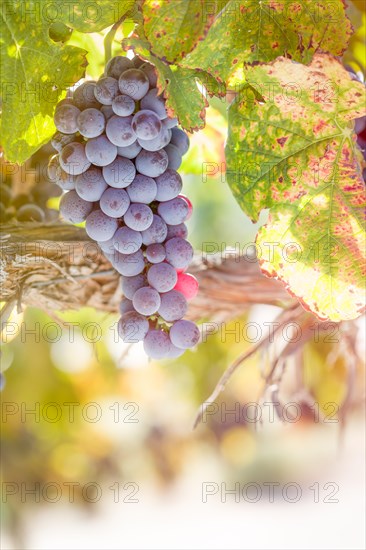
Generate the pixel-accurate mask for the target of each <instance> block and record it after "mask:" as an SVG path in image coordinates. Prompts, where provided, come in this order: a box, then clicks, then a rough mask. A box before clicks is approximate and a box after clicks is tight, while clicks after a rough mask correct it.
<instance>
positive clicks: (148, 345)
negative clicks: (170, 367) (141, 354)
mask: <svg viewBox="0 0 366 550" xmlns="http://www.w3.org/2000/svg"><path fill="white" fill-rule="evenodd" d="M170 345H171V344H170V339H169V336H168V334H167V333H166V332H164V331H162V330H149V332H148V333H147V334H146V336H145V339H144V350H145V353H146V354H147V355H148V356H149V357H151V359H164V358H165V357H167V356H168V354H169V350H170Z"/></svg>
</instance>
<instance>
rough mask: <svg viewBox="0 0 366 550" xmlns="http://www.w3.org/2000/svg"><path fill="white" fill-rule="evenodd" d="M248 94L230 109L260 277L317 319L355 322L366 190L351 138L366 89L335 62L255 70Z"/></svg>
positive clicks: (231, 145)
mask: <svg viewBox="0 0 366 550" xmlns="http://www.w3.org/2000/svg"><path fill="white" fill-rule="evenodd" d="M246 75H247V81H248V82H249V83H250V84H251V86H253V87H254V88H256V89H257V90H259V91H260V93H261V95H262V96H263V98H264V102H263V101H262V102H258V101H256V100H255V99H254V96H253V95H252V93H251V92H250V91H249V90H250V89H249V88H246V89H244V90H243V95H242V96H241V97H240V98H239V99H238V100H237V101H236V102H235V103H233V104H232V105H231V107H230V109H229V128H230V130H229V138H228V143H227V146H226V156H227V177H228V182H229V184H230V186H231V189H232V191H233V193H234V195H235V197H236V199H237V201H238V202H239V204H240V205H241V207H242V208H243V210H244V211H245V212H246V213H247V214H248V215H249V216H250V217H251V218H252V219H253V220H256V219H258V215H259V213H260V211H261V210H262V209H264V208H270V217H269V221H268V223H267V225H266V226H265V227H263V228H262V229H261V230H260V231H259V234H258V238H257V244H258V250H259V259H260V264H261V267H262V270H263V271H264V272H265V273H267V274H268V275H269V276H271V277H277V278H279V279H281V280H282V281H283V282H284V283H285V285H286V286H287V288H288V290H289V291H290V292H291V293H293V294H294V295H295V296H297V297H298V299H299V300H300V301H301V302H302V303H303V304H304V307H306V308H307V309H309V310H311V311H312V312H313V313H315V314H316V315H317V316H318V317H319V318H322V319H331V320H333V321H340V320H341V319H353V318H355V317H357V316H358V315H359V314H360V313H361V311H362V310H363V309H364V306H365V295H364V275H365V261H364V253H365V236H364V225H363V223H364V215H365V210H364V208H365V204H366V198H365V185H364V182H363V179H362V166H361V162H362V154H361V152H360V150H359V148H358V146H357V144H356V136H355V134H354V132H353V126H354V122H353V120H354V119H355V118H358V117H361V116H364V115H365V114H366V108H365V105H366V93H365V87H364V85H363V84H361V83H360V82H356V81H354V80H352V79H351V77H350V75H349V73H348V72H347V71H346V70H345V69H344V68H343V67H342V65H341V64H340V63H339V62H338V61H337V60H336V59H334V58H332V57H331V56H328V55H325V54H324V55H321V54H317V55H316V56H314V59H313V62H312V63H311V65H310V66H308V67H307V66H304V65H300V64H298V63H295V62H292V61H289V60H287V59H284V58H279V59H278V60H276V61H275V62H273V63H272V64H269V65H261V66H256V67H251V68H249V69H248V70H247V72H246Z"/></svg>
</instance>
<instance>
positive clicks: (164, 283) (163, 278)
mask: <svg viewBox="0 0 366 550" xmlns="http://www.w3.org/2000/svg"><path fill="white" fill-rule="evenodd" d="M147 280H148V282H149V285H150V286H152V287H153V288H155V290H157V291H158V292H169V290H173V288H174V287H175V285H176V284H177V281H178V276H177V272H176V270H175V269H174V267H173V266H171V265H170V264H167V263H164V262H163V263H161V264H154V265H152V266H151V267H150V269H149V271H148V272H147Z"/></svg>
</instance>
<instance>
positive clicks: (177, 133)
mask: <svg viewBox="0 0 366 550" xmlns="http://www.w3.org/2000/svg"><path fill="white" fill-rule="evenodd" d="M171 144H172V145H175V146H176V147H177V148H178V149H179V151H180V154H181V155H182V156H183V155H185V154H186V152H187V151H188V149H189V138H188V136H187V134H186V133H185V132H183V130H181V129H180V128H172V139H171Z"/></svg>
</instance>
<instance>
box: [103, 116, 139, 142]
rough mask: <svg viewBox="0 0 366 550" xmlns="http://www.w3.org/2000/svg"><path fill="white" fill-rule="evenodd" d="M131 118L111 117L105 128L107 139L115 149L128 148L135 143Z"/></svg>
mask: <svg viewBox="0 0 366 550" xmlns="http://www.w3.org/2000/svg"><path fill="white" fill-rule="evenodd" d="M131 122H132V117H130V116H129V117H124V118H123V117H120V116H117V115H114V116H112V117H111V118H110V119H109V120H108V122H107V127H106V134H107V136H108V139H109V140H110V141H111V142H112V143H113V144H114V145H116V146H117V147H128V146H129V145H132V144H133V143H134V142H135V141H136V135H135V132H134V131H133V129H132V126H131Z"/></svg>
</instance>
